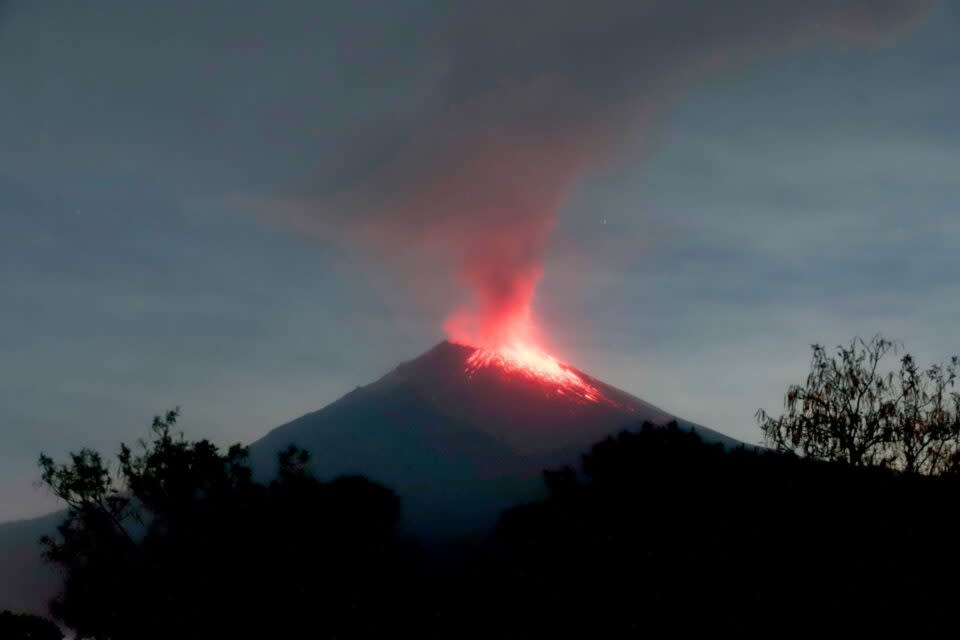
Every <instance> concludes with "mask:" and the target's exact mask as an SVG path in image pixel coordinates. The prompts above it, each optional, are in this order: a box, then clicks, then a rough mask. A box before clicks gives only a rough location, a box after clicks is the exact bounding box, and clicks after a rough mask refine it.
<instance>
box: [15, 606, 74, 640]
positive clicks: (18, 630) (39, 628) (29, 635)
mask: <svg viewBox="0 0 960 640" xmlns="http://www.w3.org/2000/svg"><path fill="white" fill-rule="evenodd" d="M0 640H63V633H61V632H60V628H59V627H57V625H55V624H53V623H52V622H50V621H49V620H47V619H45V618H41V617H39V616H34V615H30V614H26V613H13V612H12V611H4V612H2V613H0Z"/></svg>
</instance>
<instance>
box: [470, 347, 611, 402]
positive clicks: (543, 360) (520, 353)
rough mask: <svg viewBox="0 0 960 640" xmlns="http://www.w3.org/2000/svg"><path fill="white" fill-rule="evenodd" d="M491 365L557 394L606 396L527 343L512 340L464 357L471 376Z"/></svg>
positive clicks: (598, 398) (592, 398)
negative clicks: (507, 344) (533, 381)
mask: <svg viewBox="0 0 960 640" xmlns="http://www.w3.org/2000/svg"><path fill="white" fill-rule="evenodd" d="M490 367H496V368H498V369H501V370H503V371H506V372H507V373H510V374H514V375H521V376H523V377H526V378H530V379H532V380H535V381H537V382H539V383H541V384H542V385H543V386H544V387H546V388H548V389H551V390H553V392H555V393H556V394H557V395H570V396H573V397H575V398H578V399H580V400H584V401H587V402H600V401H601V400H604V399H605V398H604V396H603V394H602V393H600V391H599V390H598V389H597V388H596V387H594V386H593V385H591V384H589V383H588V382H586V381H585V380H584V379H583V378H581V377H580V376H579V375H578V374H577V373H576V372H575V371H574V370H573V369H572V368H571V367H569V366H568V365H565V364H563V363H562V362H560V361H559V360H557V359H556V358H554V357H553V356H551V355H549V354H548V353H545V352H544V351H542V350H541V349H538V348H537V347H533V346H530V345H525V344H518V343H515V344H511V345H509V346H505V347H500V348H497V349H477V350H476V351H474V352H473V353H472V354H471V355H470V357H469V358H468V359H467V365H466V373H467V375H468V376H469V377H471V378H472V377H473V376H474V375H476V373H477V372H478V371H480V370H481V369H485V368H490Z"/></svg>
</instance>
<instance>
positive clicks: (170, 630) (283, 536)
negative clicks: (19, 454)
mask: <svg viewBox="0 0 960 640" xmlns="http://www.w3.org/2000/svg"><path fill="white" fill-rule="evenodd" d="M177 417H178V414H177V412H170V413H168V414H167V415H166V416H164V417H160V418H157V419H155V420H154V424H153V439H152V440H151V441H150V442H149V443H141V444H140V447H139V450H138V451H137V452H134V451H133V450H132V449H131V448H129V447H126V446H124V447H123V448H122V450H121V453H120V455H119V456H118V461H119V466H118V468H117V472H116V473H115V474H114V473H111V472H110V470H109V469H108V468H107V465H106V464H105V463H104V461H103V459H102V458H101V457H100V456H99V455H98V454H97V453H95V452H92V451H81V452H80V453H78V454H74V455H72V456H71V460H70V462H69V463H68V464H62V465H57V464H55V463H54V462H53V461H52V460H51V459H50V458H48V457H46V456H42V457H41V467H42V471H43V479H44V481H45V482H46V483H47V484H48V485H49V486H50V487H51V488H52V490H53V491H54V493H56V495H58V496H59V497H61V498H62V499H63V500H64V501H66V503H67V504H68V505H69V513H68V516H67V519H66V521H65V522H64V523H63V524H62V525H61V526H60V527H59V535H58V536H57V537H56V538H52V539H47V540H45V545H46V553H47V557H48V558H49V559H50V560H51V561H52V562H54V563H56V564H57V565H58V566H60V567H61V568H62V569H63V572H64V588H63V591H62V593H61V594H60V595H59V597H58V598H57V599H56V600H55V602H54V603H53V605H52V610H53V612H54V613H55V615H56V616H57V617H58V618H60V619H61V620H62V621H63V622H64V623H66V624H67V625H68V626H70V627H72V628H73V629H75V630H76V631H77V633H78V635H79V637H81V638H110V639H115V640H123V639H126V638H137V639H149V638H269V637H274V638H280V637H285V638H294V637H301V636H304V635H309V637H337V638H348V637H370V636H373V635H377V634H380V633H386V629H388V628H390V626H391V625H392V624H394V623H396V622H397V621H398V620H400V619H401V618H402V616H404V615H406V612H407V610H408V609H406V608H404V607H403V606H402V605H401V601H402V598H400V597H398V594H402V593H403V591H402V585H403V582H404V580H405V579H406V577H407V576H408V575H409V574H410V573H412V572H411V571H410V566H411V564H410V563H411V557H410V552H409V551H408V549H407V548H406V545H405V544H404V543H403V542H402V541H401V540H400V539H399V538H398V536H397V534H396V533H395V528H396V525H397V522H398V519H399V517H400V503H399V499H398V498H397V496H396V495H394V494H393V492H392V491H390V490H388V489H386V488H384V487H381V486H379V485H376V484H374V483H372V482H369V481H367V480H366V479H364V478H360V477H343V478H338V479H336V480H333V481H330V482H320V481H319V480H317V479H316V478H314V477H312V476H311V475H310V474H308V473H307V471H306V463H307V461H308V455H307V454H306V453H305V452H303V451H299V450H297V449H293V448H292V449H290V450H288V451H286V452H284V453H283V454H281V456H280V460H279V473H278V475H277V478H276V479H275V480H273V481H272V482H270V483H268V484H261V483H257V482H255V481H254V480H253V478H252V476H251V472H250V469H249V468H248V467H247V466H246V465H245V462H244V461H245V455H246V451H245V450H244V449H243V448H241V447H239V446H234V447H231V448H230V449H229V450H228V451H227V452H226V453H221V452H220V451H219V450H218V449H217V448H216V447H215V446H213V445H212V444H210V443H209V442H206V441H199V442H190V441H187V440H185V439H184V438H183V437H182V436H179V437H175V436H174V435H173V434H172V429H173V427H174V425H175V424H176V420H177Z"/></svg>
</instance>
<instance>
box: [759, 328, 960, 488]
mask: <svg viewBox="0 0 960 640" xmlns="http://www.w3.org/2000/svg"><path fill="white" fill-rule="evenodd" d="M895 351H896V345H894V344H893V343H892V342H890V341H889V340H886V339H884V338H883V337H881V336H875V337H874V338H872V339H871V340H863V339H860V338H855V339H853V340H852V341H851V342H850V344H849V345H846V346H839V347H837V349H836V355H835V356H830V355H829V354H828V353H827V351H826V349H824V348H823V347H822V346H821V345H813V357H812V359H811V366H810V374H809V375H808V376H807V379H806V381H805V382H804V384H802V385H793V386H791V387H790V388H789V389H788V390H787V394H786V398H785V400H784V407H785V410H786V412H785V413H784V414H783V415H782V416H779V417H777V418H773V417H771V416H769V415H768V414H767V413H766V412H765V411H764V410H762V409H761V410H759V411H758V412H757V420H758V422H759V423H760V428H761V429H762V430H763V433H764V436H765V438H766V440H767V442H768V443H769V444H771V445H772V446H774V447H775V448H777V449H778V450H780V451H789V452H793V453H797V454H799V455H803V456H805V457H808V458H815V459H817V460H830V461H837V462H845V463H848V464H852V465H855V466H883V467H888V468H891V469H898V470H902V471H906V472H907V473H920V474H924V475H941V474H946V473H953V474H956V473H957V472H958V471H960V395H958V394H957V393H956V392H954V391H953V389H954V386H955V384H956V380H957V374H958V373H960V359H958V358H956V357H954V358H952V359H950V360H949V361H948V362H947V363H944V364H935V365H932V366H930V367H928V368H926V369H921V368H920V367H919V366H918V365H917V363H916V361H915V360H914V359H913V357H912V356H911V355H910V354H905V355H903V356H902V357H901V358H900V368H899V369H898V370H897V371H887V372H884V371H883V370H882V366H883V363H884V359H885V358H886V357H887V356H888V355H889V354H891V353H893V352H895Z"/></svg>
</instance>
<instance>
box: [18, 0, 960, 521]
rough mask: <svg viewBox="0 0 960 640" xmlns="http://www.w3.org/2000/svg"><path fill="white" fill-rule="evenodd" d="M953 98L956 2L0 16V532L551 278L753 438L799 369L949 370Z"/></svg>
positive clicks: (552, 329)
mask: <svg viewBox="0 0 960 640" xmlns="http://www.w3.org/2000/svg"><path fill="white" fill-rule="evenodd" d="M958 103H960V6H958V5H957V3H954V2H949V1H943V0H942V1H941V2H939V3H932V2H920V1H916V2H911V1H896V0H873V1H870V0H866V1H864V0H860V1H856V0H811V1H809V2H802V3H800V2H794V1H787V0H783V1H777V0H764V1H761V0H737V1H733V2H724V3H705V2H694V1H692V0H690V1H676V0H674V1H672V2H666V1H662V2H654V1H646V2H644V1H638V2H596V1H595V2H579V1H574V0H557V1H554V2H522V1H521V2H499V1H491V2H483V3H481V2H462V3H452V2H431V1H406V2H358V1H356V0H353V1H349V2H348V1H330V2H324V3H317V2H306V1H293V0H289V1H287V0H284V1H280V0H272V1H270V2H266V1H259V2H254V1H241V0H229V1H228V0H204V1H199V0H195V1H187V0H170V1H167V2H164V3H159V2H152V1H148V0H141V1H134V0H89V1H87V2H82V3H81V2H75V1H74V0H7V1H4V0H0V520H7V519H11V518H17V517H25V516H29V515H34V514H38V513H41V512H43V511H45V510H46V509H48V508H49V507H50V506H51V504H52V500H51V499H50V497H49V496H46V495H45V494H44V492H43V491H42V490H40V489H39V488H37V487H36V486H35V483H36V478H37V473H36V467H35V461H36V458H37V455H38V453H39V452H40V451H41V450H43V451H46V452H48V453H50V454H53V455H55V456H62V455H63V454H64V453H65V452H67V451H69V450H71V449H77V448H79V447H81V446H93V447H96V448H100V449H102V450H105V451H114V450H115V449H116V448H117V447H118V443H119V441H121V440H128V441H130V440H134V439H136V438H137V437H140V436H141V435H143V434H144V433H145V429H146V426H147V424H148V422H149V418H150V417H151V416H152V415H153V414H154V413H157V412H160V411H162V410H165V409H167V408H170V407H172V406H175V405H181V406H182V407H183V409H184V412H185V416H184V425H185V427H186V428H187V429H188V430H189V433H190V435H192V436H197V437H201V436H203V437H210V438H213V439H214V440H215V441H217V442H221V443H227V442H232V441H237V440H239V441H244V442H249V441H252V440H255V439H256V438H258V437H259V436H260V435H262V434H264V433H265V432H266V431H267V430H268V429H269V428H271V427H273V426H276V425H278V424H281V423H283V422H285V421H287V420H289V419H291V418H294V417H296V416H299V415H301V414H303V413H305V412H307V411H311V410H314V409H317V408H320V407H321V406H323V405H325V404H326V403H328V402H330V401H332V400H334V399H336V398H337V397H339V396H340V395H341V394H343V393H344V392H346V391H349V390H350V389H352V388H354V387H355V386H357V385H360V384H366V383H367V382H370V381H372V380H373V379H375V378H376V377H378V376H379V375H381V374H383V373H385V372H386V371H388V370H389V369H391V368H392V367H393V366H394V365H396V364H397V363H398V362H400V361H401V360H405V359H409V358H411V357H414V356H416V355H418V354H419V353H420V352H422V351H424V350H425V349H426V348H428V347H429V346H431V345H432V344H434V343H436V342H438V341H439V340H441V339H443V338H444V336H445V333H444V328H443V327H444V322H445V320H446V319H448V317H449V315H450V314H451V313H452V312H454V311H456V310H457V309H461V308H466V309H475V308H476V305H477V304H481V305H482V304H484V301H487V302H489V300H487V298H483V297H482V294H481V298H478V297H477V296H478V293H477V292H478V291H487V290H488V289H489V286H488V285H489V284H490V282H491V281H493V282H496V283H498V287H499V285H500V284H502V283H503V279H504V278H505V277H506V278H507V280H508V281H509V282H507V284H505V285H503V287H500V288H499V289H497V290H498V291H501V292H502V291H505V292H506V293H505V294H504V295H506V296H507V297H508V298H511V299H512V297H513V296H517V295H524V293H525V292H526V291H527V289H529V290H531V291H532V285H533V284H534V283H535V282H536V277H537V275H538V274H541V273H542V278H541V279H540V281H539V286H538V287H537V289H536V297H535V299H534V304H533V307H534V313H535V316H536V318H537V321H538V324H539V326H540V328H541V330H542V333H543V334H544V340H545V341H546V342H547V343H548V344H549V345H550V346H551V347H552V349H553V351H554V352H555V353H557V354H558V355H560V356H561V357H563V358H564V359H566V360H568V361H570V362H572V363H574V364H576V365H577V366H578V367H580V368H582V369H584V370H586V371H588V372H590V373H592V374H594V375H596V376H597V377H600V378H602V379H604V380H605V381H608V382H610V383H612V384H615V385H617V386H619V387H621V388H623V389H625V390H627V391H630V392H633V393H635V394H637V395H639V396H641V397H643V398H644V399H646V400H648V401H650V402H653V403H654V404H657V405H659V406H661V407H663V408H664V409H667V410H669V411H671V412H673V413H676V414H678V415H680V416H683V417H685V418H687V419H689V420H693V421H696V422H699V423H701V424H704V425H706V426H709V427H712V428H715V429H718V430H720V431H723V432H725V433H727V434H729V435H731V436H734V437H738V438H741V439H743V440H747V441H751V442H756V441H758V440H759V431H758V429H757V427H756V425H755V422H754V420H753V413H754V412H755V411H756V409H757V408H759V407H765V408H767V409H769V410H774V411H775V410H777V409H778V408H779V407H780V406H781V401H782V395H783V392H784V390H785V388H786V386H787V385H788V384H790V383H792V382H798V381H800V379H802V377H803V376H804V375H805V373H806V366H807V362H808V354H809V349H808V347H809V344H810V343H812V342H823V343H826V344H836V343H837V342H840V341H846V340H848V339H849V338H850V337H852V336H854V335H857V334H860V335H872V334H874V333H876V332H883V333H885V334H886V335H887V336H888V337H891V338H895V339H899V340H903V341H904V342H905V343H906V345H907V347H908V349H910V350H911V351H912V352H913V353H915V354H916V355H918V356H919V357H920V358H921V360H922V361H929V360H932V359H942V358H945V357H947V356H948V355H951V354H955V353H960V338H958V334H957V332H956V326H957V320H958V316H960V284H958V281H957V267H958V258H957V257H956V256H957V249H956V247H957V245H958V243H960V212H958V209H960V180H958V179H957V176H958V175H960V116H958ZM504 269H506V270H507V271H509V274H508V276H504ZM513 276H516V280H515V281H513V280H510V278H511V277H513ZM478 300H479V302H478ZM495 302H496V301H495ZM471 305H473V306H471Z"/></svg>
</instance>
